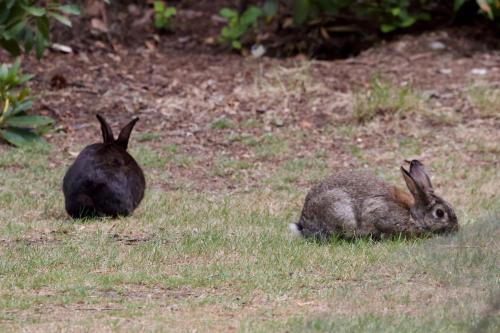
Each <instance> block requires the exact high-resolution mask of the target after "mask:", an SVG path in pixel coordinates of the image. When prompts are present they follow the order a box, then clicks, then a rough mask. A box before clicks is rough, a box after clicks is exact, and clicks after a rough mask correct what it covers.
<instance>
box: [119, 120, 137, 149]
mask: <svg viewBox="0 0 500 333" xmlns="http://www.w3.org/2000/svg"><path fill="white" fill-rule="evenodd" d="M138 120H139V118H134V119H132V121H131V122H129V123H128V124H127V126H125V127H124V128H122V130H121V131H120V135H118V139H116V143H117V144H118V145H120V146H122V147H123V148H124V149H127V146H128V140H129V139H130V133H132V129H133V128H134V126H135V123H136V122H137V121H138Z"/></svg>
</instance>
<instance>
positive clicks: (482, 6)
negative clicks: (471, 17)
mask: <svg viewBox="0 0 500 333" xmlns="http://www.w3.org/2000/svg"><path fill="white" fill-rule="evenodd" d="M466 2H467V0H454V2H453V8H454V10H455V11H458V10H460V8H462V6H463V5H464V4H465V3H466ZM476 3H477V5H478V7H479V10H480V12H481V13H483V14H485V15H486V16H488V18H490V19H491V20H494V19H495V18H497V17H499V15H500V1H498V0H476Z"/></svg>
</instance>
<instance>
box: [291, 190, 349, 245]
mask: <svg viewBox="0 0 500 333" xmlns="http://www.w3.org/2000/svg"><path fill="white" fill-rule="evenodd" d="M303 215H304V216H303V218H302V219H301V221H300V224H301V226H302V228H303V230H302V233H303V234H306V233H320V234H323V235H327V236H331V235H334V234H337V235H339V236H342V237H346V238H350V237H353V236H354V235H356V230H357V221H356V215H355V212H354V206H353V199H352V197H351V196H350V195H349V193H347V192H346V191H344V190H342V189H331V190H328V191H324V192H322V193H320V194H318V195H317V196H316V197H313V198H311V199H310V200H309V202H308V203H307V208H306V209H305V214H303Z"/></svg>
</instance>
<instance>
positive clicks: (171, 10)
mask: <svg viewBox="0 0 500 333" xmlns="http://www.w3.org/2000/svg"><path fill="white" fill-rule="evenodd" d="M176 13H177V9H175V7H168V8H167V10H165V12H164V13H163V15H164V16H165V17H171V16H174V15H175V14H176Z"/></svg>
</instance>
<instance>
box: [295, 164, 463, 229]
mask: <svg viewBox="0 0 500 333" xmlns="http://www.w3.org/2000/svg"><path fill="white" fill-rule="evenodd" d="M401 172H402V174H403V178H404V179H405V181H406V183H407V187H408V189H409V190H410V193H411V196H410V195H409V194H407V193H405V192H404V191H402V190H400V189H398V188H396V187H394V186H392V185H390V184H388V183H386V182H385V181H383V180H381V179H379V178H377V177H375V176H374V175H372V174H370V173H367V172H359V171H358V172H357V171H343V172H339V173H336V174H333V175H332V176H330V177H329V178H327V179H325V180H324V181H323V182H321V183H320V184H318V185H316V186H315V187H313V188H312V189H311V190H310V192H309V193H308V195H307V197H306V199H305V203H304V207H303V210H302V214H301V216H300V220H299V222H297V223H296V224H295V225H292V226H291V227H292V229H293V230H296V231H298V232H300V234H301V235H303V236H305V237H315V238H320V239H324V238H328V237H331V236H333V235H337V236H340V237H343V238H355V237H363V236H371V237H374V238H380V237H383V236H390V235H396V234H403V235H408V236H419V235H423V234H432V233H444V232H450V231H455V230H457V229H458V221H457V217H456V215H455V213H454V211H453V208H452V207H451V205H450V204H449V203H447V202H446V201H445V200H443V199H441V198H440V197H438V196H437V195H435V194H434V190H433V188H432V185H431V182H430V179H429V177H428V175H427V173H426V171H425V169H424V167H423V165H422V164H421V163H420V162H419V161H417V160H413V161H411V163H410V171H406V170H405V169H404V168H403V167H402V168H401Z"/></svg>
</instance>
